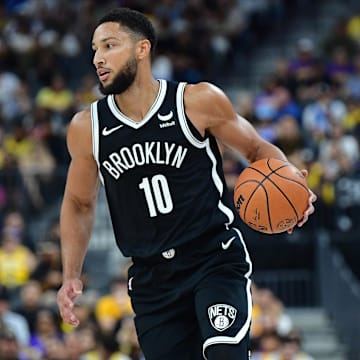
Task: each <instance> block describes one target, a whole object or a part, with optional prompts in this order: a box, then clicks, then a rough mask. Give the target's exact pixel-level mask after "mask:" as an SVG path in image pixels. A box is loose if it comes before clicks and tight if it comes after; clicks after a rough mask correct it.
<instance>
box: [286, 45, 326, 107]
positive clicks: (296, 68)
mask: <svg viewBox="0 0 360 360" xmlns="http://www.w3.org/2000/svg"><path fill="white" fill-rule="evenodd" d="M289 75H290V76H291V77H292V79H293V84H294V93H295V98H296V100H297V101H298V102H299V103H300V104H301V105H302V104H304V103H306V102H307V101H309V99H311V97H312V92H311V86H312V85H314V84H316V83H318V82H320V81H323V77H324V69H323V64H322V62H321V61H320V59H319V58H318V54H316V52H315V44H314V42H313V40H312V39H310V38H300V39H299V40H298V42H297V44H296V48H295V56H294V57H293V58H292V59H291V60H290V62H289Z"/></svg>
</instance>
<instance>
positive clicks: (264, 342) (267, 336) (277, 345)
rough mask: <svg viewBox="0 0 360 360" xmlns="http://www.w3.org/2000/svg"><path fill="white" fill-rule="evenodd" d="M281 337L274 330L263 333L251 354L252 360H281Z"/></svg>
mask: <svg viewBox="0 0 360 360" xmlns="http://www.w3.org/2000/svg"><path fill="white" fill-rule="evenodd" d="M280 349H281V337H280V335H279V334H278V333H277V332H276V330H267V331H265V332H264V333H263V334H262V335H261V337H260V339H259V341H258V347H257V348H256V349H255V351H254V352H253V354H252V356H251V359H252V360H282V359H281V357H280Z"/></svg>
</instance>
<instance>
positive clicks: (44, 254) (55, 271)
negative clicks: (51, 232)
mask: <svg viewBox="0 0 360 360" xmlns="http://www.w3.org/2000/svg"><path fill="white" fill-rule="evenodd" d="M36 256H37V259H38V263H37V266H36V268H34V270H33V272H32V273H31V278H32V279H34V280H36V281H38V282H39V283H40V285H41V288H42V291H43V292H53V293H54V294H55V292H56V291H57V290H58V289H59V288H60V286H61V282H62V266H61V254H60V244H59V243H56V242H52V241H49V240H46V241H41V242H39V244H38V248H37V251H36Z"/></svg>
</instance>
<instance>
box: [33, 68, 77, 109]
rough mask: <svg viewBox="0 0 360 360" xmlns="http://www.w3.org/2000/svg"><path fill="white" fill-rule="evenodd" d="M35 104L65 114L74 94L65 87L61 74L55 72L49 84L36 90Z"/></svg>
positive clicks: (70, 105)
mask: <svg viewBox="0 0 360 360" xmlns="http://www.w3.org/2000/svg"><path fill="white" fill-rule="evenodd" d="M36 104H37V105H38V106H40V107H43V108H45V109H49V110H51V111H53V112H55V113H59V114H63V115H67V112H68V111H70V110H71V109H72V106H73V104H74V94H73V91H72V90H71V89H69V88H68V87H67V84H66V81H65V79H64V76H63V75H62V74H60V73H55V74H54V75H53V76H52V78H51V81H50V84H49V86H44V87H42V88H41V89H40V90H39V91H38V93H37V94H36Z"/></svg>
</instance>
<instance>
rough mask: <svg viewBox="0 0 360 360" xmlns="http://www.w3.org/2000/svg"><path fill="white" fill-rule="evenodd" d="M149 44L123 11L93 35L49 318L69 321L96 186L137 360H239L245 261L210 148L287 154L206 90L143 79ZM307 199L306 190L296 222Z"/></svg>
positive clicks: (148, 33)
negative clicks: (125, 271)
mask: <svg viewBox="0 0 360 360" xmlns="http://www.w3.org/2000/svg"><path fill="white" fill-rule="evenodd" d="M155 43H156V37H155V33H154V29H153V27H152V25H151V23H150V22H149V20H148V19H147V18H146V17H145V16H144V15H142V14H141V13H138V12H135V11H132V10H129V9H126V8H120V9H116V10H114V11H112V12H111V13H109V14H107V15H105V16H104V17H103V18H102V19H101V20H100V21H99V23H98V25H97V27H96V29H95V31H94V34H93V39H92V46H93V50H94V57H93V62H94V65H95V67H96V71H97V75H98V78H99V82H100V89H101V91H102V93H103V94H104V95H105V97H104V98H103V99H101V100H99V101H97V102H95V103H93V104H92V105H91V108H90V109H87V110H85V111H82V112H80V113H78V114H76V115H75V116H74V118H73V119H72V121H71V124H70V127H69V129H68V137H67V141H68V147H69V151H70V154H71V158H72V160H71V164H70V167H69V172H68V178H67V184H66V189H65V194H64V199H63V203H62V208H61V244H62V261H63V271H64V272H63V285H62V287H61V289H60V290H59V292H58V305H59V309H60V313H61V315H62V318H63V320H64V321H65V322H66V323H68V324H71V325H73V326H77V325H78V324H79V320H78V319H77V318H76V316H75V315H74V306H75V300H76V298H77V297H78V296H79V295H81V293H82V283H81V281H80V274H81V271H82V265H83V260H84V257H85V254H86V249H87V246H88V242H89V238H90V233H91V229H92V225H93V222H94V212H95V202H96V198H97V193H98V188H99V183H102V184H103V185H104V186H105V191H106V195H107V201H108V204H109V209H110V214H111V220H112V224H113V229H114V233H115V237H116V242H117V245H118V247H119V249H120V250H121V251H122V253H123V254H124V255H125V256H127V257H131V258H132V260H133V265H132V266H131V267H130V269H129V280H128V291H129V295H130V297H131V301H132V305H133V308H134V311H135V314H136V317H135V324H136V329H137V334H138V338H139V342H140V345H141V348H142V350H143V352H144V355H145V358H146V360H170V359H171V360H199V359H203V358H205V359H209V360H215V359H217V360H219V359H227V360H241V359H244V360H245V359H248V346H249V343H248V338H249V326H250V317H251V295H250V274H251V270H252V269H251V261H250V258H249V254H248V252H247V250H246V247H245V243H244V239H243V237H242V235H241V231H240V227H241V224H240V218H239V216H238V215H237V213H236V210H235V208H234V205H233V202H232V199H231V198H230V196H229V194H228V192H227V188H226V185H225V181H224V175H223V173H222V162H221V156H220V153H219V148H218V145H217V141H220V142H223V143H226V144H227V145H229V146H231V147H232V148H234V149H236V150H237V151H239V152H240V153H241V154H242V155H243V156H244V157H245V158H247V159H248V160H249V161H255V160H258V159H261V158H264V157H273V158H278V159H282V160H286V157H285V156H284V154H283V153H282V152H281V151H280V150H279V149H278V148H277V147H275V146H273V145H272V144H270V143H268V142H266V141H264V140H263V139H262V138H261V137H260V136H258V134H257V133H256V132H255V130H254V128H253V127H252V126H251V125H250V124H249V123H248V122H247V121H246V120H245V119H243V118H241V117H239V116H237V114H236V113H235V111H234V109H233V107H232V105H231V102H230V100H229V99H228V98H227V97H226V96H225V94H224V93H223V92H222V91H221V90H220V89H219V88H217V87H216V86H214V85H212V84H209V83H199V84H196V85H189V84H184V83H174V82H168V81H165V80H156V79H154V78H153V76H152V73H151V54H152V53H153V51H154V47H155ZM304 173H305V171H304ZM313 201H315V195H313V194H312V193H311V195H310V199H309V206H308V209H307V210H306V211H305V213H304V217H303V218H302V220H301V221H300V222H299V223H298V226H302V225H303V224H304V223H305V222H306V221H307V219H308V216H309V215H310V214H311V213H313V211H314V207H313V205H312V202H313Z"/></svg>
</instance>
